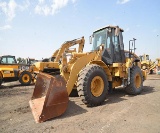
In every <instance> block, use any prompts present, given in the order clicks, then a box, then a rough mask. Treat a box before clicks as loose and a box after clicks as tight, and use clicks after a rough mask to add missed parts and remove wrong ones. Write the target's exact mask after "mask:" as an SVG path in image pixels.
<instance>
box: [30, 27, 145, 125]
mask: <svg viewBox="0 0 160 133" xmlns="http://www.w3.org/2000/svg"><path fill="white" fill-rule="evenodd" d="M122 32H123V29H121V28H119V27H118V26H106V27H103V28H100V29H98V30H96V31H94V32H93V35H92V36H91V37H90V42H92V39H93V48H92V51H91V52H83V47H84V43H85V40H84V37H82V38H80V39H75V40H72V41H67V42H65V43H64V44H62V46H61V47H60V49H58V50H56V51H55V52H54V54H53V56H52V58H51V61H49V62H37V63H35V66H36V67H37V70H40V73H39V74H38V75H37V81H36V84H35V88H34V91H33V95H32V98H31V100H30V101H29V104H30V107H31V110H32V113H33V116H34V119H35V121H36V122H44V121H46V120H48V119H51V118H54V117H57V116H60V115H61V114H63V113H64V112H65V111H66V109H67V105H68V101H69V95H70V93H71V92H72V90H73V89H76V90H77V92H78V95H79V96H80V97H81V99H82V102H83V103H84V104H86V105H87V106H92V107H93V106H98V105H101V104H102V103H103V102H104V101H105V100H106V98H107V93H108V91H109V90H111V89H115V88H116V87H118V86H123V87H124V88H125V91H126V92H127V93H128V94H131V95H137V94H140V93H141V91H142V88H143V81H144V80H145V79H146V71H143V70H141V63H140V60H139V58H137V57H138V56H134V55H135V54H134V53H135V39H133V40H130V41H129V52H125V51H124V44H123V36H122ZM77 45H78V46H77ZM73 46H77V47H76V48H73Z"/></svg>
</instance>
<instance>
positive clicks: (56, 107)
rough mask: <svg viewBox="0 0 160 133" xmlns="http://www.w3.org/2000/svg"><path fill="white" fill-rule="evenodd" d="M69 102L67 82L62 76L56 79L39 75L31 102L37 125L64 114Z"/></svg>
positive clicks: (46, 75) (57, 76)
mask: <svg viewBox="0 0 160 133" xmlns="http://www.w3.org/2000/svg"><path fill="white" fill-rule="evenodd" d="M68 101H69V98H68V93H67V89H66V82H65V80H64V79H63V78H62V77H61V76H60V75H56V76H54V77H53V76H51V75H48V74H44V73H39V74H38V75H37V81H36V85H35V89H34V92H33V96H32V98H31V100H30V101H29V105H30V108H31V110H32V114H33V116H34V119H35V121H36V123H40V122H44V121H46V120H48V119H51V118H54V117H57V116H60V115H61V114H63V113H64V112H65V111H66V109H67V105H68Z"/></svg>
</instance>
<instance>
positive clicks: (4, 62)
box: [0, 55, 33, 85]
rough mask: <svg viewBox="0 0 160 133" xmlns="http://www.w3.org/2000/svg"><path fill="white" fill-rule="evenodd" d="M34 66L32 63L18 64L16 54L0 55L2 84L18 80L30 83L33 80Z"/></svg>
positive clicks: (0, 79) (0, 78)
mask: <svg viewBox="0 0 160 133" xmlns="http://www.w3.org/2000/svg"><path fill="white" fill-rule="evenodd" d="M32 73H33V68H31V67H30V65H26V64H18V63H17V61H16V59H15V56H11V55H4V56H0V85H1V84H2V82H11V81H17V80H19V82H20V83H21V84H22V85H30V83H31V82H32V81H33V76H32Z"/></svg>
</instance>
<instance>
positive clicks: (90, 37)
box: [89, 36, 92, 44]
mask: <svg viewBox="0 0 160 133" xmlns="http://www.w3.org/2000/svg"><path fill="white" fill-rule="evenodd" d="M89 43H90V44H92V36H89Z"/></svg>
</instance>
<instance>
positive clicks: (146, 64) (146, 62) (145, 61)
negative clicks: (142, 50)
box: [139, 54, 156, 74]
mask: <svg viewBox="0 0 160 133" xmlns="http://www.w3.org/2000/svg"><path fill="white" fill-rule="evenodd" d="M139 58H140V60H141V67H142V69H143V70H147V72H148V73H149V74H153V71H154V68H155V67H156V64H155V62H152V61H151V60H150V59H149V55H147V54H144V55H140V56H139Z"/></svg>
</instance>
